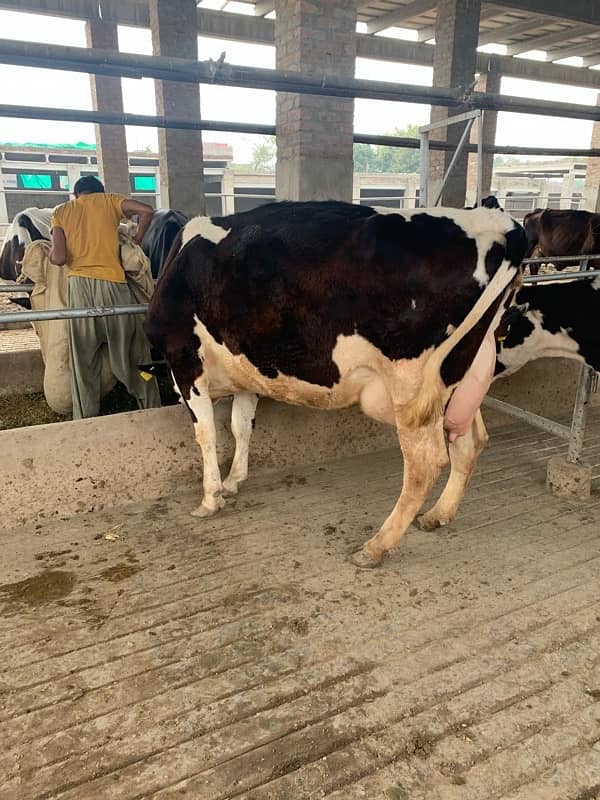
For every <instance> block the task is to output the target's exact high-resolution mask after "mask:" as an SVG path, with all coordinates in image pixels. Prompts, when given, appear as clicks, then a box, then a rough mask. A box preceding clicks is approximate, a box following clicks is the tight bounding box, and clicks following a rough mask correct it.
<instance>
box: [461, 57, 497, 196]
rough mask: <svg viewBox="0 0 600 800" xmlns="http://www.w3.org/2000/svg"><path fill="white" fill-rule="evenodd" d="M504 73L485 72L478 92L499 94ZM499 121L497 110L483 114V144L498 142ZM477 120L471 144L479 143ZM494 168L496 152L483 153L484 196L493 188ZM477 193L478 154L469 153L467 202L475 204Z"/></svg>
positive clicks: (477, 89) (476, 88) (474, 124)
mask: <svg viewBox="0 0 600 800" xmlns="http://www.w3.org/2000/svg"><path fill="white" fill-rule="evenodd" d="M501 81H502V75H501V74H500V73H499V72H498V71H497V70H491V71H490V72H483V73H482V74H481V75H480V76H479V77H478V79H477V83H476V84H475V91H476V92H489V93H490V94H499V92H500V83H501ZM497 123H498V112H497V111H485V112H484V115H483V144H484V145H492V146H493V145H494V144H495V143H496V126H497ZM477 130H478V127H477V122H475V123H473V128H472V129H471V139H470V141H471V144H477ZM493 170H494V154H493V153H484V154H483V185H482V187H481V189H482V193H483V197H486V196H487V195H488V194H489V193H490V191H491V188H492V172H493ZM476 194H477V154H475V153H471V154H470V155H469V164H468V169H467V203H468V204H469V205H475V195H476Z"/></svg>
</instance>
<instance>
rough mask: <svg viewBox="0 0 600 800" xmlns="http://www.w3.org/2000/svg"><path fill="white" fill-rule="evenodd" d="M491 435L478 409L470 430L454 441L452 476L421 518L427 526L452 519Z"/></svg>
mask: <svg viewBox="0 0 600 800" xmlns="http://www.w3.org/2000/svg"><path fill="white" fill-rule="evenodd" d="M488 439H489V437H488V433H487V430H486V428H485V425H484V424H483V418H482V416H481V411H478V412H477V414H476V415H475V419H474V420H473V423H472V425H471V428H470V429H469V430H468V431H467V433H465V435H464V436H459V437H458V438H457V439H455V441H454V442H451V443H450V447H449V450H450V465H451V469H450V477H449V478H448V482H447V483H446V486H445V487H444V491H443V492H442V494H441V495H440V497H439V499H438V501H437V503H436V504H435V505H434V506H433V508H432V509H430V510H429V511H427V512H426V513H425V514H423V515H422V516H420V517H419V518H418V519H417V522H418V524H419V526H420V527H421V528H423V530H426V531H431V530H433V529H434V528H439V527H440V526H441V525H447V524H448V523H449V522H452V520H453V519H454V517H455V516H456V513H457V511H458V507H459V505H460V503H461V501H462V499H463V496H464V493H465V490H466V488H467V486H468V483H469V480H470V479H471V475H472V474H473V470H474V469H475V465H476V464H477V460H478V459H479V456H480V455H481V453H482V452H483V451H484V450H485V447H486V445H487V443H488Z"/></svg>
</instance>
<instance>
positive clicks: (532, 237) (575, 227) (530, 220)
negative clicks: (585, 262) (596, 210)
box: [523, 208, 600, 275]
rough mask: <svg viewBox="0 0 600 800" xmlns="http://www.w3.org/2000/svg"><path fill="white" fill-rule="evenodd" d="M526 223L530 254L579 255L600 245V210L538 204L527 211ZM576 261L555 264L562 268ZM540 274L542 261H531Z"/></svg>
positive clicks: (534, 271)
mask: <svg viewBox="0 0 600 800" xmlns="http://www.w3.org/2000/svg"><path fill="white" fill-rule="evenodd" d="M523 227H524V228H525V232H526V233H527V241H528V250H527V258H542V257H548V258H551V257H552V256H579V255H587V254H590V253H597V252H598V249H599V248H600V214H593V213H592V212H591V211H571V210H570V209H564V210H563V209H551V208H536V209H535V211H531V212H530V213H529V214H525V217H524V219H523ZM575 263H577V262H576V261H561V262H559V263H558V264H555V267H556V269H557V270H563V269H564V268H565V267H567V266H569V265H570V264H575ZM529 271H530V272H531V274H532V275H537V273H538V271H539V264H530V266H529Z"/></svg>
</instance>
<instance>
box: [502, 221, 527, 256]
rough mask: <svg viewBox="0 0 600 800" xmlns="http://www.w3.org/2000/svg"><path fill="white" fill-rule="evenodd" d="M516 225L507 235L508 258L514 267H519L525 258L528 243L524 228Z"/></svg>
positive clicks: (516, 223)
mask: <svg viewBox="0 0 600 800" xmlns="http://www.w3.org/2000/svg"><path fill="white" fill-rule="evenodd" d="M513 222H514V220H513ZM514 225H515V227H514V228H513V229H512V230H511V231H508V233H507V234H506V258H507V259H508V260H509V261H510V263H511V264H513V266H516V267H518V266H519V265H520V264H521V262H522V261H523V259H524V258H525V253H526V252H527V246H528V242H527V234H526V233H525V230H524V228H522V227H521V226H520V225H519V223H518V222H515V223H514Z"/></svg>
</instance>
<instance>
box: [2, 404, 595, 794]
mask: <svg viewBox="0 0 600 800" xmlns="http://www.w3.org/2000/svg"><path fill="white" fill-rule="evenodd" d="M562 451H564V445H563V444H562V443H560V442H558V440H556V439H555V438H553V437H552V436H550V435H546V434H541V433H538V432H535V431H533V430H532V429H531V428H527V427H526V426H524V425H521V424H514V425H511V426H510V427H507V428H506V429H503V430H502V431H499V432H497V433H496V434H495V435H494V439H493V442H492V444H491V446H490V448H489V449H488V451H487V453H486V454H485V455H484V457H483V459H482V462H481V464H480V467H479V469H478V471H477V473H476V475H475V477H474V479H473V482H472V485H471V487H470V488H469V491H468V495H467V498H466V501H465V502H464V504H463V507H462V509H461V512H460V516H459V517H458V519H457V520H456V521H455V522H454V523H453V524H452V525H450V526H449V527H448V528H447V529H445V530H443V531H437V532H431V533H423V532H420V531H418V530H416V529H413V528H411V530H410V532H409V533H408V534H407V536H406V537H405V539H404V541H403V543H402V546H401V549H400V550H399V551H398V552H397V553H395V554H393V555H392V556H391V557H389V558H388V560H387V561H386V562H385V563H384V565H383V566H382V567H381V568H380V569H378V570H374V571H361V570H358V569H357V568H355V567H354V566H352V565H351V564H350V563H349V561H348V559H347V556H348V554H349V553H350V552H351V551H352V550H354V549H355V548H356V547H358V546H359V545H360V544H361V543H362V542H363V541H364V539H365V538H366V537H368V536H369V535H371V534H372V532H373V531H374V530H375V529H376V528H377V527H378V525H379V524H380V523H381V521H382V519H383V517H384V516H385V514H386V513H387V512H388V510H389V509H390V508H391V506H392V504H393V503H394V502H395V500H396V498H397V495H398V492H399V487H400V483H401V472H402V464H401V458H400V456H399V453H398V452H397V451H395V450H392V451H385V452H380V453H374V454H371V455H368V456H362V457H356V458H351V459H345V460H343V461H336V462H328V463H324V464H321V465H316V466H313V467H306V468H302V469H293V470H286V471H285V472H282V473H275V474H270V475H268V474H262V475H256V476H253V477H251V478H250V480H249V481H248V483H247V484H246V485H245V486H244V488H243V491H242V492H241V494H240V495H239V496H238V497H237V498H236V499H234V500H233V501H229V502H228V505H227V507H226V508H225V509H224V511H223V512H222V513H221V514H220V515H218V516H216V517H213V518H211V519H208V520H198V519H196V518H193V517H191V516H190V514H189V511H190V510H191V509H192V508H194V507H195V505H196V504H197V502H198V497H199V489H198V492H195V493H181V494H175V495H173V496H169V497H164V498H162V499H161V500H159V501H156V502H152V503H139V504H137V505H129V506H124V507H122V508H115V509H112V510H111V511H109V512H102V513H94V514H86V515H80V516H76V517H73V518H70V519H64V520H63V519H54V520H52V521H40V522H38V523H37V524H35V525H31V526H29V527H26V528H19V529H16V530H14V531H5V532H4V533H2V534H0V548H1V552H2V559H1V561H0V564H1V566H0V584H1V585H0V611H1V613H2V625H1V627H0V663H1V664H2V671H1V672H0V742H2V747H1V748H0V800H34V799H35V800H50V799H52V800H59V799H60V800H92V798H93V800H105V799H108V800H133V799H134V798H136V799H137V798H156V800H175V798H177V799H179V798H190V800H229V799H230V798H243V799H244V800H304V799H307V798H311V799H312V798H325V797H326V798H329V800H358V798H368V799H369V800H380V799H381V800H499V799H500V798H502V799H503V800H594V798H598V797H600V598H599V592H598V586H599V583H598V579H599V576H600V415H599V414H598V413H595V414H594V419H593V421H592V424H591V425H590V429H589V435H588V439H587V450H586V459H587V460H588V461H589V462H590V463H592V464H594V465H595V467H594V474H595V480H594V492H593V496H592V499H591V500H589V501H586V502H568V501H565V500H560V499H557V498H554V497H552V496H550V495H549V494H548V493H547V492H546V489H545V486H544V478H545V463H546V461H547V459H548V457H549V456H550V455H553V454H555V453H558V452H562Z"/></svg>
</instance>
